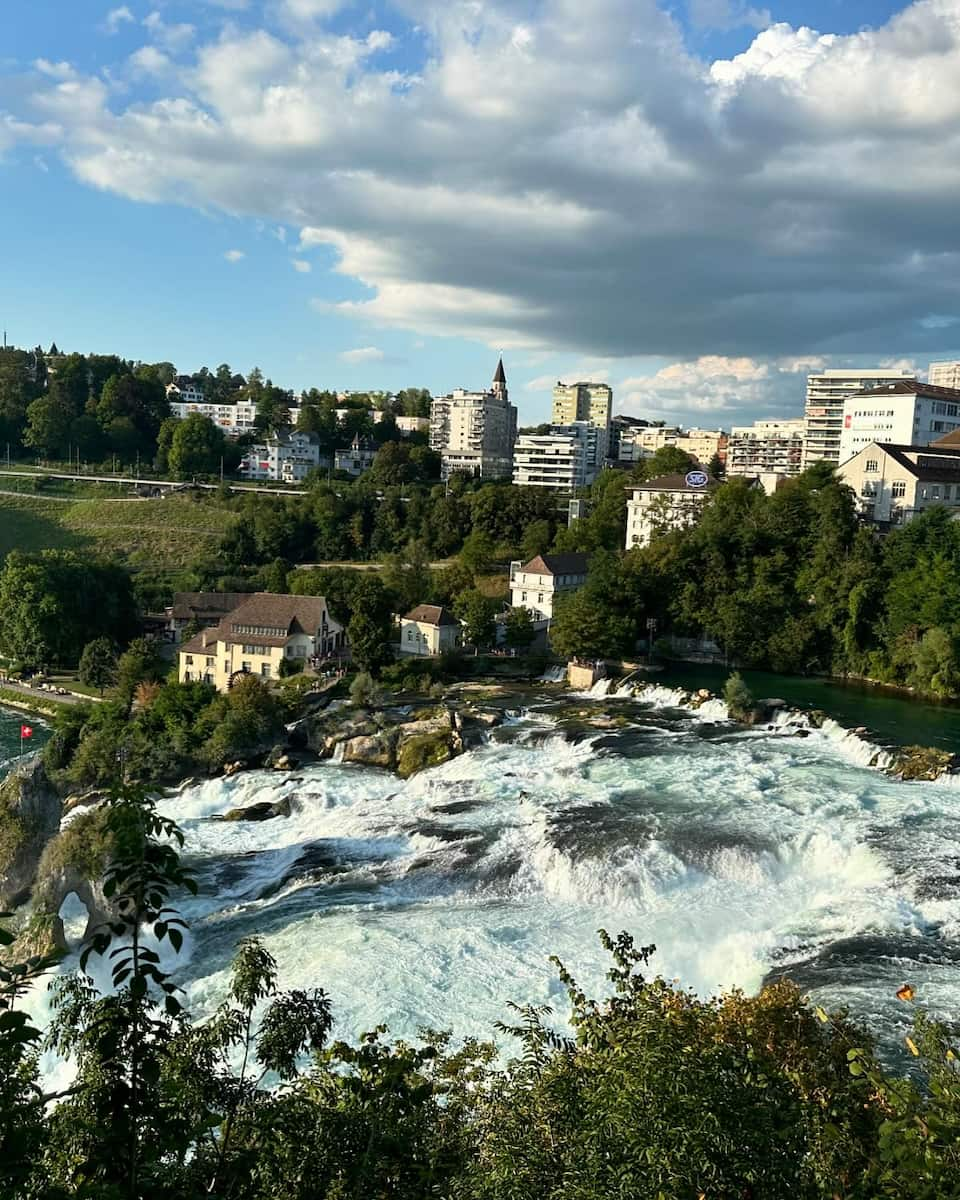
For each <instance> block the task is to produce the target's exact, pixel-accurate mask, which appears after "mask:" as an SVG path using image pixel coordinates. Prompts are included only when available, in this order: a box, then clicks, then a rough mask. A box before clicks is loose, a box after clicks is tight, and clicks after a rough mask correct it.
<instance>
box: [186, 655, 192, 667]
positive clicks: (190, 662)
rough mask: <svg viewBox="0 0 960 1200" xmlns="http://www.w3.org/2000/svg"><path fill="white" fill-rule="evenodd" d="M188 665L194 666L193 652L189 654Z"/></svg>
mask: <svg viewBox="0 0 960 1200" xmlns="http://www.w3.org/2000/svg"><path fill="white" fill-rule="evenodd" d="M187 665H188V666H190V667H192V666H193V655H192V654H188V655H187Z"/></svg>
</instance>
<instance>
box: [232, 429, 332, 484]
mask: <svg viewBox="0 0 960 1200" xmlns="http://www.w3.org/2000/svg"><path fill="white" fill-rule="evenodd" d="M321 461H323V463H324V465H329V459H321V455H320V439H319V437H318V436H317V435H316V434H315V433H304V432H303V431H302V430H300V429H292V430H289V431H287V432H284V433H276V434H274V435H273V436H272V437H269V438H267V440H266V441H265V442H263V443H261V444H260V445H258V446H251V447H250V448H249V449H248V450H247V452H246V454H245V456H244V457H243V459H241V462H240V475H241V476H242V478H244V479H255V480H271V481H274V482H281V483H299V482H300V481H301V480H303V479H305V478H306V477H307V475H309V473H310V472H311V471H313V470H315V469H316V468H317V467H319V466H320V465H321Z"/></svg>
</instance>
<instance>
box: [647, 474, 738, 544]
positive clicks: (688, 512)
mask: <svg viewBox="0 0 960 1200" xmlns="http://www.w3.org/2000/svg"><path fill="white" fill-rule="evenodd" d="M718 486H719V485H718V483H717V481H716V480H715V479H714V478H713V477H712V476H711V475H708V474H707V472H706V471H700V470H696V471H688V472H687V473H686V475H660V476H658V478H656V479H648V480H647V482H646V483H634V484H630V485H629V487H628V488H627V549H628V550H630V549H631V548H632V547H634V546H646V545H647V544H648V543H649V542H650V540H651V539H652V538H653V537H654V536H655V535H657V534H659V533H665V532H667V531H668V530H671V529H686V528H688V527H689V526H691V525H695V524H696V523H697V521H698V520H699V519H700V515H701V513H702V512H703V509H704V506H705V505H706V504H707V503H708V502H709V500H710V497H711V495H712V494H713V492H714V491H715V490H716V489H717V487H718Z"/></svg>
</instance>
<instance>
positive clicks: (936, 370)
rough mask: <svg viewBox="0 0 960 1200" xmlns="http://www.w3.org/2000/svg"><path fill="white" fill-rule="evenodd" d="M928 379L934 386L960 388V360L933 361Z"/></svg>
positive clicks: (928, 372)
mask: <svg viewBox="0 0 960 1200" xmlns="http://www.w3.org/2000/svg"><path fill="white" fill-rule="evenodd" d="M927 381H928V382H929V383H931V384H933V385H934V387H948V388H960V361H958V360H957V359H953V360H952V361H951V362H934V363H931V364H930V369H929V370H928V371H927Z"/></svg>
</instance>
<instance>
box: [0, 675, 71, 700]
mask: <svg viewBox="0 0 960 1200" xmlns="http://www.w3.org/2000/svg"><path fill="white" fill-rule="evenodd" d="M0 688H5V689H6V690H7V691H10V692H19V694H20V695H21V696H23V698H24V699H25V700H43V701H44V702H50V701H52V702H53V703H54V704H79V703H80V702H81V700H93V699H94V697H93V696H76V695H74V694H73V692H68V693H67V695H66V696H59V695H57V693H56V692H45V691H44V690H43V689H42V688H32V687H25V686H24V685H23V684H22V683H15V682H14V681H13V680H12V679H0ZM2 703H3V700H2V699H0V704H2Z"/></svg>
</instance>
